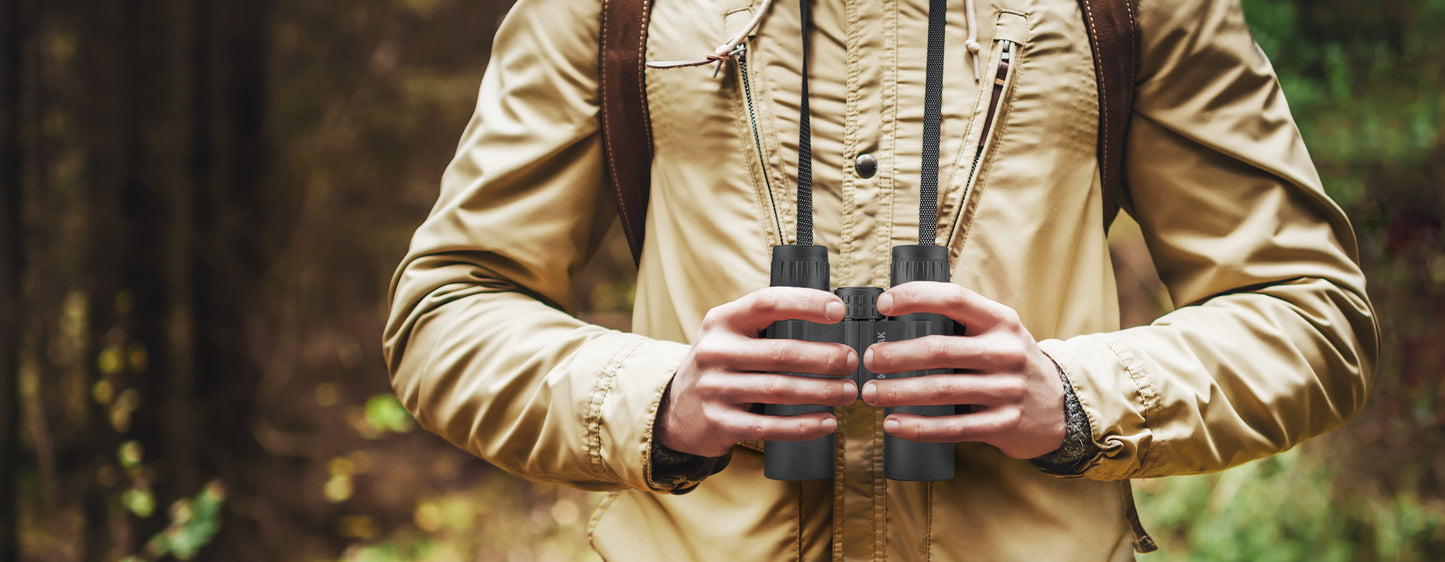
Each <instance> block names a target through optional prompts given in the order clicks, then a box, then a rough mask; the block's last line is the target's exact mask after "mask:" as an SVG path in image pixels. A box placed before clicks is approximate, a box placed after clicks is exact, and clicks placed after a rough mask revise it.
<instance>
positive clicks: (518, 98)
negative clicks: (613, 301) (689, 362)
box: [384, 0, 687, 491]
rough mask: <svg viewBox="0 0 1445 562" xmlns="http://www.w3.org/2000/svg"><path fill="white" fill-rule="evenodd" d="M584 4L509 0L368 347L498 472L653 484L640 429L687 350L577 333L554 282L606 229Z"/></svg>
mask: <svg viewBox="0 0 1445 562" xmlns="http://www.w3.org/2000/svg"><path fill="white" fill-rule="evenodd" d="M599 14H600V6H599V3H597V2H586V1H582V2H577V1H571V0H521V1H520V2H519V3H518V4H517V5H516V6H515V7H514V8H513V9H512V11H511V12H510V13H509V15H508V16H507V18H506V19H505V20H504V22H503V24H502V26H501V28H500V29H499V31H498V33H497V35H496V38H495V45H494V48H493V54H492V59H491V62H490V64H489V65H488V68H487V71H486V73H485V76H484V77H483V79H482V86H481V92H480V95H479V100H478V103H477V110H476V113H475V115H474V116H473V117H472V119H471V122H470V123H469V125H468V126H467V128H466V131H465V132H464V133H463V136H462V139H461V142H460V145H459V147H458V149H457V153H456V156H455V158H454V159H453V160H452V162H451V164H450V166H448V168H447V170H446V172H445V174H444V175H443V178H442V186H441V194H440V196H439V198H438V200H437V203H436V206H435V208H433V209H432V211H431V214H430V216H429V217H428V218H427V219H426V222H424V223H423V224H422V225H421V226H420V227H419V228H418V230H417V231H416V234H415V237H414V238H413V239H412V242H411V247H410V250H409V251H408V253H407V256H406V258H405V260H404V261H403V262H402V264H401V266H400V268H399V269H398V271H397V272H396V275H395V277H394V278H393V279H392V284H391V293H390V296H391V312H390V318H389V320H388V322H387V325H386V331H385V335H384V349H385V354H386V358H387V363H388V368H389V369H390V372H391V382H392V386H393V388H394V389H395V390H396V393H397V396H398V397H399V398H400V400H401V402H402V404H403V405H404V406H405V407H406V408H407V410H408V411H410V412H411V413H412V414H413V416H415V418H416V420H417V421H418V422H419V423H420V424H421V425H422V427H424V428H426V429H428V430H430V431H433V432H435V433H437V434H439V435H441V436H442V437H444V438H446V439H447V440H448V441H451V442H452V443H454V444H455V445H457V446H459V447H461V448H463V449H465V450H467V451H469V452H471V453H473V454H475V455H477V456H479V457H481V458H483V459H485V460H487V461H489V462H491V463H493V464H496V465H497V466H499V467H501V468H503V469H505V470H507V471H508V472H511V473H513V474H516V475H519V476H522V477H525V478H528V479H532V480H539V481H548V482H558V483H565V484H568V485H572V486H576V487H580V488H585V489H594V490H601V489H620V488H638V489H651V490H656V491H685V490H674V489H664V487H663V486H659V485H657V484H656V483H654V482H652V480H651V478H650V472H651V471H650V467H649V460H650V454H651V443H652V423H653V419H654V417H655V413H656V411H657V408H658V405H659V401H660V399H661V397H662V394H663V391H664V389H665V388H666V387H667V384H668V382H669V381H670V380H671V377H672V374H673V372H674V371H675V370H676V368H677V366H678V364H679V363H680V361H681V359H682V357H683V355H684V354H685V353H686V350H687V347H686V346H684V345H682V344H678V343H673V342H664V341H657V340H652V339H648V338H645V337H641V336H637V335H633V334H627V333H622V332H617V331H612V330H607V329H604V328H601V327H598V326H595V325H590V324H587V323H584V322H582V321H579V320H578V319H577V318H575V317H574V316H573V315H572V314H571V313H570V312H571V311H572V309H573V308H574V302H573V295H572V289H571V281H572V279H573V277H574V276H575V274H576V272H577V271H578V270H579V269H580V268H581V266H582V264H583V263H584V262H585V260H586V258H587V257H589V256H590V255H591V254H592V253H593V252H595V250H596V245H597V243H598V241H599V240H600V239H601V238H602V234H603V233H604V232H605V231H606V229H607V228H608V227H609V226H610V225H611V222H612V221H613V220H615V216H616V213H615V212H614V211H612V210H611V209H612V205H613V204H612V202H611V199H610V194H609V192H608V190H607V189H605V188H604V187H603V184H602V180H603V175H602V174H603V170H604V167H603V158H602V144H601V137H600V135H599V134H598V130H599V129H598V124H597V118H596V115H597V110H598V105H597V104H598V93H597V66H598V57H597V39H598V21H599V20H598V17H599Z"/></svg>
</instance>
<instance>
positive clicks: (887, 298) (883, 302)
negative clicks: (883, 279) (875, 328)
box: [873, 293, 893, 314]
mask: <svg viewBox="0 0 1445 562" xmlns="http://www.w3.org/2000/svg"><path fill="white" fill-rule="evenodd" d="M873 305H874V306H876V307H878V312H881V313H883V314H888V311H889V310H893V295H890V294H888V293H883V294H881V295H878V300H877V301H874V304H873Z"/></svg>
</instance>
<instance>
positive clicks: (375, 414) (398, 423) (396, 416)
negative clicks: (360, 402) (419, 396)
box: [366, 394, 416, 435]
mask: <svg viewBox="0 0 1445 562" xmlns="http://www.w3.org/2000/svg"><path fill="white" fill-rule="evenodd" d="M366 423H368V424H370V425H371V427H372V428H373V429H375V430H376V432H377V434H378V435H379V434H383V433H386V432H392V433H407V432H409V431H411V430H412V428H414V427H415V426H416V422H415V421H413V420H412V419H411V414H410V413H407V411H406V408H403V407H402V406H401V402H398V401H397V400H396V396H393V395H391V394H378V395H376V396H372V397H371V399H370V400H367V401H366Z"/></svg>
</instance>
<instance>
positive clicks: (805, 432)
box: [793, 418, 815, 441]
mask: <svg viewBox="0 0 1445 562" xmlns="http://www.w3.org/2000/svg"><path fill="white" fill-rule="evenodd" d="M814 425H815V424H814V423H812V420H809V419H806V418H799V419H798V421H797V423H795V424H793V436H794V437H796V438H797V439H798V440H799V441H803V440H805V439H807V438H809V437H811V436H812V433H813V426H814Z"/></svg>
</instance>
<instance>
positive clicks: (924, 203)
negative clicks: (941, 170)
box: [918, 0, 948, 246]
mask: <svg viewBox="0 0 1445 562" xmlns="http://www.w3.org/2000/svg"><path fill="white" fill-rule="evenodd" d="M947 14H948V0H929V2H928V69H927V73H926V75H925V76H924V78H923V168H922V170H921V173H920V176H919V179H920V184H919V194H918V245H920V246H932V245H933V240H934V238H935V237H936V236H937V230H938V140H939V136H940V135H939V128H940V127H941V126H942V124H943V113H942V112H943V46H944V44H943V36H944V27H945V24H946V23H947V22H946V21H945V17H946V15H947Z"/></svg>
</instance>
